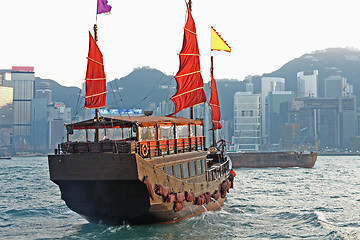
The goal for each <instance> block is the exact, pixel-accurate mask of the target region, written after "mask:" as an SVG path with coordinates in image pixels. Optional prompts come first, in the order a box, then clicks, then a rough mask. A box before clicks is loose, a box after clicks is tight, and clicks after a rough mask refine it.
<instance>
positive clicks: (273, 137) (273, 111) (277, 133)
mask: <svg viewBox="0 0 360 240" xmlns="http://www.w3.org/2000/svg"><path fill="white" fill-rule="evenodd" d="M293 98H294V93H293V92H291V91H276V92H270V93H269V96H268V110H269V121H268V124H269V125H268V126H269V127H268V128H269V143H270V144H279V141H280V139H281V132H282V127H283V126H284V125H285V124H286V123H287V106H288V103H289V101H290V100H292V99H293Z"/></svg>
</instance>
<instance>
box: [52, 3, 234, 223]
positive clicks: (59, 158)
mask: <svg viewBox="0 0 360 240" xmlns="http://www.w3.org/2000/svg"><path fill="white" fill-rule="evenodd" d="M98 1H101V0H98ZM105 1H106V0H105ZM189 6H191V5H190V4H189V5H187V7H188V15H187V22H186V25H185V30H184V43H183V47H182V51H181V53H180V54H179V55H180V70H179V72H178V74H177V75H176V77H175V78H176V81H177V82H178V91H177V93H176V94H175V95H174V96H173V97H172V100H173V101H174V103H175V112H174V113H173V114H171V116H162V117H160V116H138V117H129V116H126V117H99V115H98V111H97V114H96V116H95V118H93V119H89V120H85V121H81V122H76V123H72V124H67V125H66V129H67V141H66V142H63V143H61V144H59V147H58V148H57V149H55V153H54V154H53V155H49V157H48V160H49V170H50V179H51V180H52V181H53V182H54V183H56V184H57V185H58V186H59V188H60V191H61V198H62V199H63V200H64V201H65V203H66V205H67V206H68V207H69V208H70V209H71V210H73V211H75V212H77V213H78V214H80V215H82V216H83V217H84V218H86V219H87V220H89V221H91V222H96V223H105V224H123V223H124V222H127V223H130V224H150V223H172V222H177V221H180V220H182V219H185V218H188V217H192V216H194V215H196V214H199V213H201V212H204V211H206V210H216V209H219V208H220V207H221V206H222V205H223V203H224V200H225V197H226V194H227V192H229V189H230V188H231V187H232V184H233V179H234V175H235V173H234V172H233V171H232V170H231V169H230V168H231V162H230V159H229V158H228V157H227V156H226V155H225V154H223V152H213V153H209V152H208V151H207V150H206V149H205V139H204V122H203V121H202V120H195V119H188V118H181V117H175V116H172V115H174V114H176V113H177V112H179V111H181V110H182V109H185V108H188V107H192V106H194V105H197V104H200V103H203V102H205V101H206V98H205V94H204V91H203V88H202V86H203V82H202V78H201V74H200V63H199V53H198V46H197V40H196V29H195V25H194V21H193V18H192V16H191V11H190V7H189ZM102 63H103V62H102V55H101V52H100V50H99V48H98V47H97V44H96V34H95V40H94V39H93V37H92V36H91V34H90V48H89V56H88V69H87V74H86V90H87V94H86V101H85V108H95V109H96V110H98V108H101V107H103V106H105V96H106V88H105V84H106V83H105V74H104V67H103V64H102ZM94 80H96V81H94ZM79 134H83V136H84V140H83V141H71V139H72V138H75V137H76V136H78V135H79ZM90 134H93V135H94V141H89V137H90V136H89V135H90ZM100 139H104V140H100Z"/></svg>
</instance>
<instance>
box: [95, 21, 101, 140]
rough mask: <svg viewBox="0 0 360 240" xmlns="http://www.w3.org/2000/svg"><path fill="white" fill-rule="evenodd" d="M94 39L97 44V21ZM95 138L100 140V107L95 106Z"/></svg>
mask: <svg viewBox="0 0 360 240" xmlns="http://www.w3.org/2000/svg"><path fill="white" fill-rule="evenodd" d="M94 40H95V43H96V44H97V42H98V38H97V25H96V23H95V24H94ZM95 121H96V123H95V139H94V142H99V121H100V118H99V108H95Z"/></svg>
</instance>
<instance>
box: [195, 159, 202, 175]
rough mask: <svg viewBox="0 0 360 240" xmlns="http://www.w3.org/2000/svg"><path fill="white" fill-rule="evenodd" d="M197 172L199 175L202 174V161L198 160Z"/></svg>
mask: <svg viewBox="0 0 360 240" xmlns="http://www.w3.org/2000/svg"><path fill="white" fill-rule="evenodd" d="M196 172H197V174H198V175H199V174H202V167H201V160H196Z"/></svg>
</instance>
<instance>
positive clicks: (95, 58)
mask: <svg viewBox="0 0 360 240" xmlns="http://www.w3.org/2000/svg"><path fill="white" fill-rule="evenodd" d="M85 81H86V96H85V108H101V107H104V106H105V101H106V78H105V71H104V63H103V56H102V54H101V51H100V49H99V47H98V46H97V44H96V42H95V40H94V38H93V37H92V35H91V33H90V32H89V54H88V62H87V70H86V78H85Z"/></svg>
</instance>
